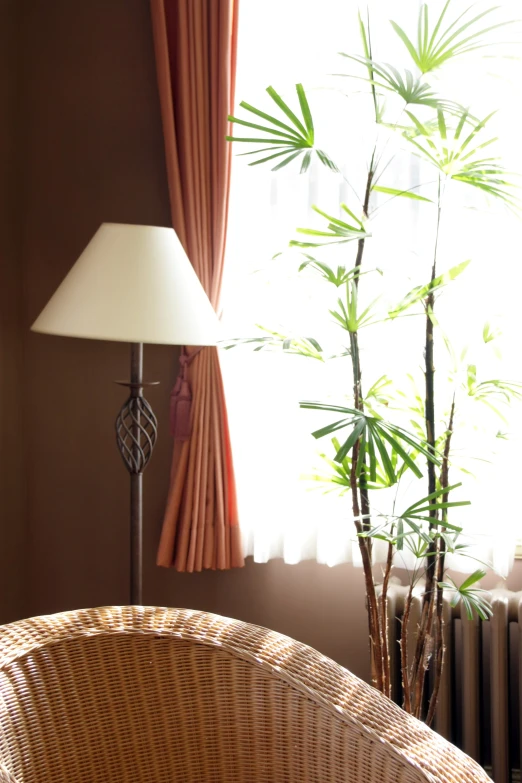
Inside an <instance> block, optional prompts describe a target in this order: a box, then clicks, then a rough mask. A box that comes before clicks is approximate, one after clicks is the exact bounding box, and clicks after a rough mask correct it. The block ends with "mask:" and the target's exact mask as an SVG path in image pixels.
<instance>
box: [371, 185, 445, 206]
mask: <svg viewBox="0 0 522 783" xmlns="http://www.w3.org/2000/svg"><path fill="white" fill-rule="evenodd" d="M372 191H374V192H375V193H387V194H388V195H390V196H394V197H397V196H399V197H401V198H409V199H412V200H414V201H427V202H428V203H430V204H431V203H432V200H431V199H430V198H426V197H425V196H419V194H418V193H413V191H412V190H399V189H398V188H386V187H384V186H383V185H373V186H372Z"/></svg>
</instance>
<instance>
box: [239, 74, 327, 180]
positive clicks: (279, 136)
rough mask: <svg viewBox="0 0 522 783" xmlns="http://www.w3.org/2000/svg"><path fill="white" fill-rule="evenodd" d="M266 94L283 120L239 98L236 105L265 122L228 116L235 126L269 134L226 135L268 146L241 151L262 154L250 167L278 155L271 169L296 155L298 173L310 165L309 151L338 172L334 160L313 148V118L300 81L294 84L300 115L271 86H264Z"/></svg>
mask: <svg viewBox="0 0 522 783" xmlns="http://www.w3.org/2000/svg"><path fill="white" fill-rule="evenodd" d="M266 91H267V93H268V94H269V96H270V97H271V98H272V100H273V101H274V103H275V104H276V105H277V106H278V108H279V109H280V110H281V112H282V113H283V115H284V116H285V118H286V119H285V121H282V120H280V119H278V118H277V117H274V116H272V115H271V114H267V113H266V112H263V111H260V110H259V109H256V108H255V107H254V106H251V105H250V104H249V103H246V101H242V102H241V103H240V104H239V105H240V106H241V108H242V109H245V110H246V111H248V112H250V113H251V114H254V115H255V116H256V117H260V118H261V119H262V120H264V122H265V124H263V125H261V124H259V123H255V122H249V121H248V120H243V119H240V118H239V117H233V116H229V118H228V119H229V121H230V122H233V123H235V124H236V125H242V126H243V127H245V128H253V129H254V130H257V131H261V133H264V134H268V135H267V136H261V137H259V136H249V137H238V136H227V137H226V139H227V141H237V142H241V143H249V144H262V145H266V144H268V145H271V146H268V147H266V146H262V147H260V148H259V147H258V148H257V149H255V150H252V151H251V152H243V153H241V154H242V155H261V157H259V158H258V159H257V160H255V161H253V162H252V163H250V164H249V165H250V166H257V165H259V164H260V163H267V162H268V161H272V160H275V159H276V158H281V160H280V161H279V162H278V163H276V165H275V166H274V167H273V168H272V171H277V169H281V168H283V166H287V165H288V164H289V163H291V162H292V161H293V160H295V158H298V157H302V161H301V173H303V172H305V171H306V170H307V169H308V167H309V166H310V163H311V160H312V152H314V151H315V154H316V155H317V157H318V158H319V160H320V161H321V163H322V164H323V165H324V166H326V167H327V168H329V169H331V170H332V171H337V167H336V165H335V163H334V162H333V161H332V160H331V159H330V158H329V157H328V155H327V154H326V153H325V152H323V151H322V150H318V149H316V148H315V146H314V145H315V130H314V123H313V119H312V113H311V111H310V106H309V105H308V100H307V98H306V93H305V91H304V88H303V85H302V84H296V92H297V97H298V100H299V107H300V110H301V118H299V117H298V116H297V114H295V113H294V111H292V109H291V108H290V106H288V104H287V103H286V102H285V101H284V100H283V99H282V98H281V96H280V95H279V94H278V93H277V92H276V91H275V90H274V88H273V87H267V90H266ZM288 120H289V121H290V124H289V122H288ZM265 152H270V153H271V154H270V155H266V156H265V155H263V153H265Z"/></svg>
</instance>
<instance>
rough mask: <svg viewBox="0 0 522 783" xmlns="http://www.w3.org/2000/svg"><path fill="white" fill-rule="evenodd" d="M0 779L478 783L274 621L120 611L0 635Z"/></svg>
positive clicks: (454, 757)
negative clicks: (271, 624) (271, 626)
mask: <svg viewBox="0 0 522 783" xmlns="http://www.w3.org/2000/svg"><path fill="white" fill-rule="evenodd" d="M0 723H1V725H0V729H1V734H0V782H1V783H308V782H310V783H319V782H321V783H341V782H342V783H392V781H393V783H420V782H421V781H430V782H431V783H439V782H440V783H472V781H473V783H480V782H486V781H489V778H488V777H487V776H486V774H485V773H484V772H483V770H482V769H481V768H480V767H478V766H477V765H476V764H475V763H474V762H473V761H472V760H471V759H469V758H468V757H467V756H465V755H464V754H463V753H461V752H460V751H458V750H457V749H456V748H454V747H453V746H452V745H450V744H449V743H447V742H445V740H443V739H442V738H440V737H439V736H438V735H436V734H435V733H434V732H432V731H430V730H429V729H428V728H426V727H425V726H424V725H423V724H421V723H419V722H418V721H416V720H414V719H413V718H410V717H409V716H407V715H406V714H405V713H404V712H403V711H402V710H400V709H399V708H398V707H396V706H395V705H394V704H392V703H391V702H390V701H389V700H387V699H386V698H384V697H383V696H381V695H380V694H379V693H377V692H376V691H375V690H374V689H372V688H371V687H369V686H368V685H366V684H365V683H363V682H361V681H360V680H359V679H358V678H356V677H355V676H354V675H352V674H350V673H349V672H347V671H346V670H345V669H343V668H342V667H340V666H338V665H337V664H335V663H334V662H333V661H331V660H329V659H328V658H325V657H324V656H322V655H321V654H320V653H318V652H316V651H315V650H312V649H311V648H309V647H307V646H305V645H303V644H300V643H298V642H296V641H294V640H292V639H289V638H288V637H285V636H282V635H281V634H278V633H275V632H273V631H269V630H266V629H264V628H258V627H255V626H252V625H248V624H245V623H241V622H238V621H235V620H229V619H226V618H222V617H217V616H215V615H210V614H205V613H202V612H194V611H188V610H174V609H158V608H142V607H111V608H103V609H94V610H80V611H75V612H67V613H63V614H58V615H51V616H48V617H37V618H34V619H31V620H26V621H23V622H18V623H13V624H11V625H7V626H4V627H3V628H1V629H0Z"/></svg>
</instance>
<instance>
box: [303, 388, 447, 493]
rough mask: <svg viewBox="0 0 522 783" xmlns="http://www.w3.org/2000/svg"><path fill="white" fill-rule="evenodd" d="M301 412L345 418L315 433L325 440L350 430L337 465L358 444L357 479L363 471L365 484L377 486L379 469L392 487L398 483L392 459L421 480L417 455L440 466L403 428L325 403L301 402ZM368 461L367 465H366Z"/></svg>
mask: <svg viewBox="0 0 522 783" xmlns="http://www.w3.org/2000/svg"><path fill="white" fill-rule="evenodd" d="M299 404H300V406H301V408H306V409H309V410H321V411H332V412H335V413H341V414H343V418H342V419H339V420H338V421H335V422H333V423H332V424H328V425H327V426H325V427H321V429H319V430H316V431H315V432H313V433H312V435H313V436H314V438H323V437H324V436H325V435H332V434H333V433H334V432H337V431H338V430H341V429H345V428H347V427H348V428H349V429H350V434H349V435H348V437H347V439H346V440H345V442H344V443H343V444H342V445H341V446H340V448H339V449H338V451H337V454H336V455H335V458H334V459H335V461H336V462H342V460H343V459H345V457H346V456H347V455H348V454H349V452H350V451H351V450H352V449H353V447H354V446H355V444H356V443H357V442H359V460H358V464H357V466H356V475H357V477H358V478H360V477H361V473H362V472H363V470H364V477H363V480H364V481H365V480H366V479H368V480H369V481H372V482H375V481H376V480H377V473H378V466H379V465H381V466H382V470H383V472H384V473H385V475H386V476H387V478H388V480H389V481H390V483H391V484H395V483H396V482H397V480H398V471H397V467H396V466H397V463H396V462H395V464H394V461H393V460H392V455H393V454H395V455H397V457H398V458H400V459H401V460H402V461H403V462H404V464H405V465H406V466H407V467H408V468H409V469H410V470H411V471H412V472H413V473H414V474H415V475H416V476H417V477H418V478H421V477H422V471H421V470H420V469H419V467H418V465H417V464H416V462H415V458H414V456H412V452H411V450H413V452H414V454H415V455H417V454H423V455H424V456H425V457H426V459H428V460H430V462H433V463H434V464H435V465H439V464H440V460H439V457H438V456H437V455H436V454H433V453H432V451H431V450H429V449H428V447H427V446H426V444H425V443H423V442H421V441H420V440H419V439H418V438H417V437H416V436H415V435H414V434H413V433H411V432H408V430H405V429H404V428H403V427H399V426H397V425H395V424H392V423H391V422H388V421H385V420H384V419H381V418H379V417H376V416H368V415H367V414H365V413H364V412H363V411H360V410H357V409H355V408H346V407H344V406H341V405H330V404H329V403H322V402H306V401H303V402H300V403H299ZM366 459H367V464H365V461H366Z"/></svg>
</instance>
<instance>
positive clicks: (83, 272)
mask: <svg viewBox="0 0 522 783" xmlns="http://www.w3.org/2000/svg"><path fill="white" fill-rule="evenodd" d="M31 328H32V330H33V331H34V332H44V333H46V334H57V335H63V336H65V337H85V338H88V339H93V340H119V341H125V342H130V343H164V344H170V345H215V344H216V342H217V340H218V339H219V336H220V334H219V321H218V319H217V316H216V314H215V312H214V310H213V308H212V305H211V304H210V302H209V300H208V297H207V295H206V293H205V291H204V290H203V288H202V286H201V283H200V282H199V280H198V277H197V275H196V273H195V272H194V269H193V267H192V265H191V263H190V261H189V260H188V258H187V255H186V253H185V251H184V249H183V247H182V245H181V242H180V241H179V239H178V237H177V236H176V233H175V232H174V230H173V229H172V228H158V227H156V226H133V225H126V224H121V223H103V225H102V226H100V228H99V229H98V231H97V232H96V234H95V235H94V237H93V238H92V239H91V241H90V242H89V244H88V245H87V247H86V248H85V250H84V251H83V253H82V254H81V256H80V257H79V259H78V260H77V262H76V263H75V265H74V266H73V268H72V269H71V271H70V272H69V274H68V275H67V277H66V278H65V280H64V281H63V283H62V284H61V285H60V287H59V288H58V290H57V291H56V293H55V294H54V296H53V297H52V298H51V299H50V301H49V303H48V304H47V306H46V307H45V308H44V310H43V311H42V312H41V314H40V315H39V317H38V318H37V319H36V321H35V322H34V324H33V325H32V327H31Z"/></svg>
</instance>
